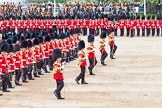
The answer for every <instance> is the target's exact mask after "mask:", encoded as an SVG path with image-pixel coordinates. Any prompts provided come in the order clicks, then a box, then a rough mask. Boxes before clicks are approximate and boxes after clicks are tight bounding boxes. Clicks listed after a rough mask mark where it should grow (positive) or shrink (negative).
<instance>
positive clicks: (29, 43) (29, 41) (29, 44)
mask: <svg viewBox="0 0 162 108" xmlns="http://www.w3.org/2000/svg"><path fill="white" fill-rule="evenodd" d="M32 46H33V42H32V41H31V40H28V48H31V47H32Z"/></svg>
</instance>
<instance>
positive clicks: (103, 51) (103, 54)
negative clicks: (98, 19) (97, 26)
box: [100, 32, 108, 65]
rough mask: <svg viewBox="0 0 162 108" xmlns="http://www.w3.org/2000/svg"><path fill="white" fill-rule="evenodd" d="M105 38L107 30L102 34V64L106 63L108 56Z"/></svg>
mask: <svg viewBox="0 0 162 108" xmlns="http://www.w3.org/2000/svg"><path fill="white" fill-rule="evenodd" d="M105 38H106V32H102V33H101V36H100V52H101V64H102V65H106V64H105V59H106V57H107V56H108V54H107V52H106V50H105Z"/></svg>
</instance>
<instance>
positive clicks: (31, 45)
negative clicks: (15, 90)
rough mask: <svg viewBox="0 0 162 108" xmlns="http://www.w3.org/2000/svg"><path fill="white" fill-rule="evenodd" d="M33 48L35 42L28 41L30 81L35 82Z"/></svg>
mask: <svg viewBox="0 0 162 108" xmlns="http://www.w3.org/2000/svg"><path fill="white" fill-rule="evenodd" d="M32 47H33V42H32V41H31V40H28V50H27V55H28V59H27V65H28V70H29V73H28V77H29V80H34V78H33V73H32V71H33V50H32Z"/></svg>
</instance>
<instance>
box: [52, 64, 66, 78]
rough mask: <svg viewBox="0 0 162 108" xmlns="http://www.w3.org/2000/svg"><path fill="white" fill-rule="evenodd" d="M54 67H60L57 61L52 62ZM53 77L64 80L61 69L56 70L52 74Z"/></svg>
mask: <svg viewBox="0 0 162 108" xmlns="http://www.w3.org/2000/svg"><path fill="white" fill-rule="evenodd" d="M53 66H54V69H55V70H57V69H58V68H60V67H61V66H62V64H61V63H58V62H57V61H56V62H55V63H54V65H53ZM53 79H55V80H64V77H63V74H62V73H61V71H57V72H56V73H54V74H53Z"/></svg>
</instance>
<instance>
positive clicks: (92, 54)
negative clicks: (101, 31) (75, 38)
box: [87, 45, 95, 58]
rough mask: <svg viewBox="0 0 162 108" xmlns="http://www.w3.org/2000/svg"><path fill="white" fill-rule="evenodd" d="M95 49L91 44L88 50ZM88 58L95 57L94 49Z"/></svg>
mask: <svg viewBox="0 0 162 108" xmlns="http://www.w3.org/2000/svg"><path fill="white" fill-rule="evenodd" d="M93 49H94V46H93V45H89V46H88V48H87V50H88V51H92V50H93ZM88 58H95V54H94V52H93V51H92V52H90V53H88Z"/></svg>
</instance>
